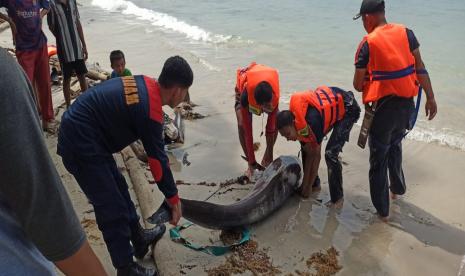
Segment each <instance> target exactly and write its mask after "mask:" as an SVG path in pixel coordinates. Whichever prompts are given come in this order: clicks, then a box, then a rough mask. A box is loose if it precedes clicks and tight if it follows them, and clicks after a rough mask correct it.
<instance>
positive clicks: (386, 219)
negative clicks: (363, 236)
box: [378, 214, 389, 223]
mask: <svg viewBox="0 0 465 276" xmlns="http://www.w3.org/2000/svg"><path fill="white" fill-rule="evenodd" d="M378 218H379V219H380V220H381V221H382V222H384V223H388V222H389V216H385V217H383V216H381V215H379V214H378Z"/></svg>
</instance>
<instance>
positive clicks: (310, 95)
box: [277, 86, 360, 208]
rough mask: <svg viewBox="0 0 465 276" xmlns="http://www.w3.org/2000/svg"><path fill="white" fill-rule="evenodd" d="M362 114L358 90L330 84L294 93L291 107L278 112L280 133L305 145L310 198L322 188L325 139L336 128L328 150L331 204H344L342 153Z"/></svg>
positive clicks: (304, 188) (306, 190) (305, 182)
mask: <svg viewBox="0 0 465 276" xmlns="http://www.w3.org/2000/svg"><path fill="white" fill-rule="evenodd" d="M359 117H360V107H359V105H358V103H357V101H356V100H355V98H354V93H352V92H351V91H344V90H342V89H340V88H337V87H327V86H320V87H318V88H317V89H316V90H315V91H305V92H298V93H294V94H293V95H292V96H291V101H290V104H289V110H284V111H281V112H280V113H279V114H278V117H277V127H278V130H279V133H281V135H282V136H284V137H285V138H286V139H287V140H292V141H296V140H298V141H300V143H301V146H302V163H303V167H304V178H303V181H302V190H301V194H302V196H303V197H309V196H310V193H311V192H312V191H313V192H315V191H318V190H320V185H319V184H320V180H319V178H318V167H319V165H320V157H321V142H322V141H323V138H324V136H326V135H327V134H328V133H329V132H330V131H331V130H333V132H332V133H331V137H330V138H329V141H328V144H327V145H326V149H325V159H326V165H327V166H328V182H329V192H330V196H331V200H330V201H329V202H328V203H327V206H329V207H331V206H334V207H336V208H340V207H342V203H343V196H344V195H343V191H342V165H341V162H340V161H339V158H338V156H339V153H340V152H341V151H342V147H343V146H344V144H345V142H347V141H349V135H350V131H351V129H352V126H353V125H354V123H355V122H357V120H358V118H359Z"/></svg>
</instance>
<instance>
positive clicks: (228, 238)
mask: <svg viewBox="0 0 465 276" xmlns="http://www.w3.org/2000/svg"><path fill="white" fill-rule="evenodd" d="M241 238H242V232H240V231H231V230H223V231H221V233H220V240H221V241H222V242H223V244H224V245H231V244H234V243H236V242H238V241H239V240H240V239H241Z"/></svg>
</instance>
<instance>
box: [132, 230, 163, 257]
mask: <svg viewBox="0 0 465 276" xmlns="http://www.w3.org/2000/svg"><path fill="white" fill-rule="evenodd" d="M137 226H138V227H137V229H136V230H135V231H134V232H135V233H133V234H132V237H131V242H132V246H133V247H134V257H136V258H137V259H143V258H144V256H145V255H146V254H147V252H148V251H149V246H150V245H152V244H154V243H156V242H157V241H158V240H159V239H161V237H162V236H163V234H164V233H165V231H166V227H165V225H164V224H160V225H157V226H155V227H154V228H152V229H144V228H142V226H140V224H138V225H137Z"/></svg>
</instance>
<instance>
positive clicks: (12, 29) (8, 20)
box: [0, 12, 17, 46]
mask: <svg viewBox="0 0 465 276" xmlns="http://www.w3.org/2000/svg"><path fill="white" fill-rule="evenodd" d="M0 18H1V19H3V20H5V21H6V22H8V24H10V29H11V35H12V36H13V45H15V46H16V33H17V30H16V25H15V23H14V22H13V20H12V19H11V18H10V17H9V16H8V15H6V14H3V13H1V12H0Z"/></svg>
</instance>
